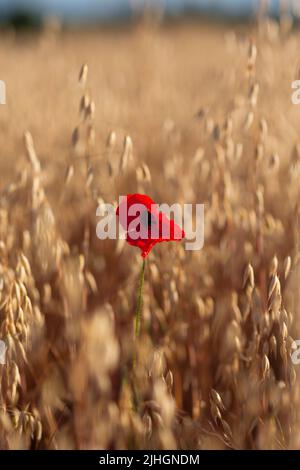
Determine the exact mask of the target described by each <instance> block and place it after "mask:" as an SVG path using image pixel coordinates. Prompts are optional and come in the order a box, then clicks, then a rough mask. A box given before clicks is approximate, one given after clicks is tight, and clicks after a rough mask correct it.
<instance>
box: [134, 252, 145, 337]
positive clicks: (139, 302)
mask: <svg viewBox="0 0 300 470" xmlns="http://www.w3.org/2000/svg"><path fill="white" fill-rule="evenodd" d="M145 266H146V259H145V258H143V264H142V269H141V274H140V283H139V290H138V297H137V307H136V314H135V327H134V336H135V338H138V337H139V335H140V330H141V318H142V307H143V287H144V279H145Z"/></svg>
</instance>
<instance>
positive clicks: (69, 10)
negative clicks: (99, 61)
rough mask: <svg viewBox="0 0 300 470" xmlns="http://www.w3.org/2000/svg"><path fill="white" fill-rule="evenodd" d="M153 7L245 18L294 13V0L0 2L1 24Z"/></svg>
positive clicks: (106, 16)
mask: <svg viewBox="0 0 300 470" xmlns="http://www.w3.org/2000/svg"><path fill="white" fill-rule="evenodd" d="M145 7H146V8H154V9H156V10H159V11H161V12H162V14H166V15H169V16H178V15H182V14H189V15H191V14H199V15H200V14H206V15H212V16H213V15H215V16H216V15H217V16H220V15H223V16H225V17H247V16H249V15H253V14H255V13H256V12H257V11H258V10H259V9H265V11H268V12H269V13H270V14H272V15H278V14H279V12H280V9H281V8H285V9H286V10H287V11H290V12H291V13H294V14H297V11H298V10H299V2H298V1H297V0H285V1H281V0H263V1H261V0H86V1H84V2H82V1H81V0H67V1H64V0H0V15H1V21H2V22H7V21H14V19H15V17H17V16H18V17H21V15H22V16H23V18H24V21H25V16H26V17H27V18H28V19H29V18H32V19H35V20H42V19H43V18H44V17H46V16H49V15H51V16H56V17H57V18H59V19H61V20H62V21H65V22H69V23H72V22H96V21H100V22H105V21H112V20H126V19H128V18H132V16H134V15H138V14H140V12H141V11H142V10H143V9H144V8H145Z"/></svg>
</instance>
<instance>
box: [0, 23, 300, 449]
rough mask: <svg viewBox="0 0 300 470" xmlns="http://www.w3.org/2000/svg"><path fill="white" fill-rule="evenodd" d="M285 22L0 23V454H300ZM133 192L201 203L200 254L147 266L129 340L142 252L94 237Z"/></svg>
mask: <svg viewBox="0 0 300 470" xmlns="http://www.w3.org/2000/svg"><path fill="white" fill-rule="evenodd" d="M289 26H290V25H289V24H287V22H282V24H281V25H280V26H279V25H277V24H276V23H271V22H268V23H264V24H260V25H259V27H257V26H253V27H250V26H235V27H229V26H226V27H225V26H208V25H204V24H202V23H199V24H197V23H193V24H169V25H165V26H161V25H154V24H147V23H146V24H137V25H135V26H132V27H126V28H125V27H121V28H119V29H117V28H115V29H114V28H107V29H104V30H93V31H92V30H91V31H72V30H70V31H60V30H59V29H57V28H54V27H53V25H52V27H48V28H46V29H45V30H44V31H42V32H41V33H37V34H35V35H34V36H31V35H27V34H26V35H16V34H14V33H13V32H10V31H5V32H2V33H1V43H0V52H1V53H0V70H1V77H0V78H1V80H4V81H5V83H6V101H7V104H6V105H3V106H1V107H0V136H1V153H0V171H1V185H0V191H1V197H0V339H1V341H3V342H4V343H5V345H6V347H7V350H6V356H5V358H3V357H2V362H5V364H2V365H0V448H1V449H140V448H144V449H227V448H233V449H287V448H299V447H300V421H299V404H300V397H299V382H298V379H297V375H299V374H298V367H300V366H297V365H294V364H293V363H292V360H291V353H292V348H293V341H294V340H295V339H297V338H300V336H299V335H300V329H299V319H300V304H299V300H300V299H299V283H300V256H299V254H300V252H299V249H300V245H299V243H300V238H299V235H300V219H299V211H300V206H299V197H300V186H299V177H300V137H299V136H300V107H298V106H296V105H293V104H292V102H291V94H292V89H291V83H292V81H293V80H296V79H298V78H299V66H300V60H299V59H300V56H299V47H298V44H299V35H300V32H299V31H298V30H297V29H295V30H292V29H290V27H289ZM84 64H86V65H84ZM135 192H138V193H143V194H148V195H149V196H150V197H152V198H153V199H154V200H155V201H156V202H158V203H174V202H179V203H182V204H183V203H187V202H189V203H204V204H205V243H204V247H203V249H202V250H200V251H186V250H185V249H184V243H163V244H159V245H157V246H156V247H154V248H153V250H152V251H151V253H150V255H149V257H148V258H147V263H146V272H145V286H144V302H143V311H142V327H141V334H140V337H139V338H138V339H135V337H134V332H133V322H134V314H135V309H136V303H137V286H138V280H139V272H140V268H141V261H142V260H141V256H140V252H139V250H138V249H137V248H134V247H132V246H129V245H128V244H127V243H126V242H124V241H117V240H102V241H101V240H99V239H98V238H97V236H96V225H97V223H98V221H99V218H97V216H96V209H97V207H98V206H99V204H102V203H103V202H110V203H111V202H114V201H117V200H118V197H119V195H121V194H127V193H135ZM2 344H3V343H2ZM2 356H3V354H2ZM3 359H5V360H3Z"/></svg>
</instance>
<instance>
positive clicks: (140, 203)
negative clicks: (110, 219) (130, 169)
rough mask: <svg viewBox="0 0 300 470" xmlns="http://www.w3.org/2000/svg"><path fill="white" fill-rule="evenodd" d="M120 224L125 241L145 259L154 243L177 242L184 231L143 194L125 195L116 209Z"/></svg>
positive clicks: (182, 236)
mask: <svg viewBox="0 0 300 470" xmlns="http://www.w3.org/2000/svg"><path fill="white" fill-rule="evenodd" d="M117 216H118V217H119V220H120V224H121V226H122V227H123V228H124V230H125V231H126V240H127V242H128V243H129V244H130V245H133V246H137V247H138V248H140V250H141V251H142V256H143V258H145V257H146V256H147V255H148V253H149V252H150V250H151V249H152V248H153V246H154V245H155V244H156V243H160V242H164V241H167V242H169V241H179V240H182V239H183V238H184V236H185V234H184V231H183V230H182V229H181V228H180V227H179V226H178V225H177V224H176V223H175V222H174V220H171V219H168V217H167V216H166V215H165V214H163V213H162V212H159V211H158V208H157V205H156V204H155V202H154V201H153V200H152V199H151V198H150V197H149V196H146V195H144V194H127V196H124V197H123V199H122V201H121V202H120V205H119V206H118V208H117Z"/></svg>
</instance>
